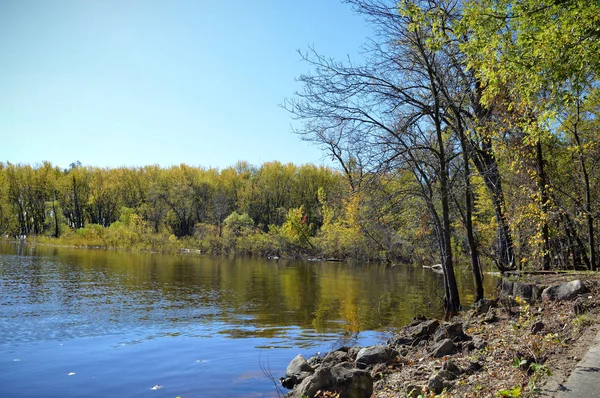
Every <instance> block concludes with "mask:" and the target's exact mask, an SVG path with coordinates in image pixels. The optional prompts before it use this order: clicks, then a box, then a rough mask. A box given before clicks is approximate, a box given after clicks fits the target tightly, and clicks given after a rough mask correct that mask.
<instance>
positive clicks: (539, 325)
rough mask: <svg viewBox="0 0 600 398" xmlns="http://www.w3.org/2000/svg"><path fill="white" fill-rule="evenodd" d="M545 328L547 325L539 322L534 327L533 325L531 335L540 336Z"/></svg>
mask: <svg viewBox="0 0 600 398" xmlns="http://www.w3.org/2000/svg"><path fill="white" fill-rule="evenodd" d="M545 327H546V325H544V322H542V321H537V322H535V323H534V324H533V325H531V334H538V333H540V332H541V331H542V330H544V328H545Z"/></svg>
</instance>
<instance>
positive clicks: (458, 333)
mask: <svg viewBox="0 0 600 398" xmlns="http://www.w3.org/2000/svg"><path fill="white" fill-rule="evenodd" d="M445 339H450V340H452V341H454V342H458V341H466V340H470V339H471V338H470V337H469V336H467V335H466V334H465V332H464V331H463V325H462V323H460V322H455V323H449V324H446V325H441V326H440V327H438V328H437V330H436V331H435V334H434V335H433V341H435V342H436V343H437V342H440V341H442V340H445Z"/></svg>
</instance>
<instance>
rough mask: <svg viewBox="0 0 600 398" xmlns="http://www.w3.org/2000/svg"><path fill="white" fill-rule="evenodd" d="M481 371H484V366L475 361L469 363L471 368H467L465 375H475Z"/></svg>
mask: <svg viewBox="0 0 600 398" xmlns="http://www.w3.org/2000/svg"><path fill="white" fill-rule="evenodd" d="M481 369H483V365H482V364H481V363H480V362H477V361H473V362H471V363H469V366H467V368H466V369H465V373H467V374H474V373H477V372H479V371H480V370H481Z"/></svg>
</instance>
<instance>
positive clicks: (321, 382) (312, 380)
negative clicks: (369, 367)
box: [290, 351, 373, 398]
mask: <svg viewBox="0 0 600 398" xmlns="http://www.w3.org/2000/svg"><path fill="white" fill-rule="evenodd" d="M334 352H335V351H334ZM319 390H333V391H336V392H338V393H339V396H340V397H343V398H369V397H370V396H371V394H372V393H373V378H372V377H371V375H370V374H369V373H368V372H366V371H364V370H360V369H355V368H352V367H351V364H350V363H348V362H345V363H342V364H339V365H336V366H334V367H332V368H329V367H322V368H320V369H318V370H317V371H316V372H315V373H314V374H313V375H311V376H309V377H307V378H306V379H304V380H303V381H302V382H301V383H300V385H298V386H297V387H296V389H295V390H294V391H293V392H292V393H291V394H290V396H291V397H297V398H300V397H314V396H315V394H316V393H317V392H318V391H319Z"/></svg>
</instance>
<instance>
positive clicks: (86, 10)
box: [0, 0, 369, 168]
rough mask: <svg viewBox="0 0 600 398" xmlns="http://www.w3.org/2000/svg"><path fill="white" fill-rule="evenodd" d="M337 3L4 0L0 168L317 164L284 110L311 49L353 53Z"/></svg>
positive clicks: (357, 42)
mask: <svg viewBox="0 0 600 398" xmlns="http://www.w3.org/2000/svg"><path fill="white" fill-rule="evenodd" d="M368 34H369V32H368V29H367V25H366V23H365V22H364V20H363V18H362V17H360V16H357V15H355V14H354V13H353V11H352V10H351V8H350V7H349V6H348V5H347V4H341V3H340V2H339V1H338V0H303V1H288V0H257V1H243V0H231V1H228V2H224V1H203V0H195V1H194V0H190V1H183V0H176V1H167V0H164V1H149V0H138V1H128V0H83V1H82V0H73V1H64V0H53V1H47V0H39V1H35V0H28V1H21V0H5V1H1V2H0V71H1V73H0V138H1V140H0V161H5V162H6V161H9V162H11V163H29V164H36V163H39V162H41V161H43V160H48V161H51V162H52V163H53V164H56V165H58V166H61V167H66V166H68V165H69V164H70V163H72V162H74V161H76V160H79V161H81V162H82V163H83V164H84V165H92V166H99V167H118V166H143V165H147V164H159V165H161V166H165V167H166V166H170V165H174V164H180V163H187V164H189V165H195V166H205V167H219V168H225V167H227V166H231V165H233V164H235V163H236V162H237V161H238V160H247V161H249V162H250V163H252V164H255V165H260V164H262V163H264V162H268V161H272V160H279V161H282V162H293V163H296V164H303V163H317V164H321V163H325V164H330V163H329V161H328V160H327V159H324V158H323V154H322V153H321V151H320V150H319V149H318V148H317V147H315V146H312V145H310V144H308V143H305V142H302V141H301V140H300V138H299V137H297V136H295V135H293V134H292V133H291V132H290V130H291V129H290V124H293V123H294V122H293V120H292V118H291V116H290V114H288V113H287V112H286V111H285V110H283V109H281V108H280V107H279V106H278V104H280V103H282V102H283V100H284V98H286V97H288V98H289V97H292V96H293V93H294V91H295V90H297V89H299V88H300V86H299V85H298V83H296V82H295V81H294V79H295V78H296V77H298V76H299V75H300V74H301V73H304V72H307V71H309V70H310V69H309V66H308V65H307V64H305V63H303V62H301V61H300V57H299V55H298V54H297V52H296V51H297V50H298V49H300V50H302V49H306V48H307V46H309V45H314V47H315V48H316V49H317V50H318V51H320V52H322V53H324V54H327V55H330V56H333V57H335V58H345V57H346V56H347V55H349V56H351V57H352V58H353V59H358V57H360V46H361V45H362V44H363V43H364V41H365V39H366V37H367V36H368Z"/></svg>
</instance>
